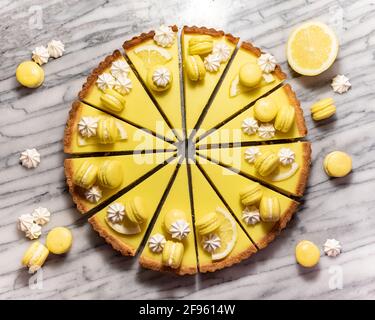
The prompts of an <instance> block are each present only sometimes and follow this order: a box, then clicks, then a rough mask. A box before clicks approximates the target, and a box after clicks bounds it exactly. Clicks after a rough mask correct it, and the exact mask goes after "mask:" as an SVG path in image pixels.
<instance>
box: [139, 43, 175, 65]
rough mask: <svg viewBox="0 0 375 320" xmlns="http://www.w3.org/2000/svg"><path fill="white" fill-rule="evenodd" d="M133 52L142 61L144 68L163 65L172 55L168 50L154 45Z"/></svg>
mask: <svg viewBox="0 0 375 320" xmlns="http://www.w3.org/2000/svg"><path fill="white" fill-rule="evenodd" d="M134 52H135V54H136V55H137V56H138V57H139V58H140V59H141V60H142V61H143V63H144V64H145V66H146V67H151V66H155V65H159V64H165V63H167V62H168V61H169V60H171V59H172V55H171V54H170V53H169V51H168V50H166V49H163V48H160V47H158V46H155V45H146V46H142V47H138V48H136V49H135V50H134Z"/></svg>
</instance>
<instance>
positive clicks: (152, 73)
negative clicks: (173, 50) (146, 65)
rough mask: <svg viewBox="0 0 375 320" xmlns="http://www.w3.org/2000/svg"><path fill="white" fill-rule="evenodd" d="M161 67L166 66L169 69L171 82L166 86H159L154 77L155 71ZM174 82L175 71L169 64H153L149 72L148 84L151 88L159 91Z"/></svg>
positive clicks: (167, 87)
mask: <svg viewBox="0 0 375 320" xmlns="http://www.w3.org/2000/svg"><path fill="white" fill-rule="evenodd" d="M159 68H165V69H168V70H169V75H170V79H169V83H168V84H167V85H166V86H165V87H162V86H158V85H157V84H156V83H155V81H154V79H153V77H154V72H155V71H157V70H158V69H159ZM172 83H173V73H172V71H171V70H170V69H169V68H168V67H167V66H161V65H156V66H153V67H151V69H150V70H149V72H148V73H147V85H148V87H149V88H150V89H151V90H154V91H158V92H162V91H166V90H168V89H169V88H170V87H171V85H172Z"/></svg>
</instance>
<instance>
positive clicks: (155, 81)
mask: <svg viewBox="0 0 375 320" xmlns="http://www.w3.org/2000/svg"><path fill="white" fill-rule="evenodd" d="M177 31H178V29H177V27H176V26H171V27H168V26H161V27H160V28H159V29H156V30H155V31H154V30H153V31H150V32H148V33H142V34H141V35H139V36H138V37H134V38H133V39H131V40H128V41H125V42H124V44H123V48H124V50H125V53H126V55H127V57H128V58H129V60H130V61H131V63H132V64H133V65H134V67H135V69H136V70H137V73H138V74H139V76H140V77H141V79H142V81H143V82H144V84H145V85H146V87H147V88H148V90H149V92H150V94H151V95H152V97H153V98H154V99H155V101H156V102H157V104H158V105H159V107H160V109H161V110H162V112H163V113H164V115H165V116H166V117H167V119H168V120H169V122H170V124H171V126H172V128H173V129H181V128H182V116H181V107H180V106H181V95H180V69H179V53H178V39H177ZM145 114H146V113H145Z"/></svg>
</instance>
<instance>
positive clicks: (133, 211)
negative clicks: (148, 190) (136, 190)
mask: <svg viewBox="0 0 375 320" xmlns="http://www.w3.org/2000/svg"><path fill="white" fill-rule="evenodd" d="M125 212H126V215H127V217H128V219H129V220H130V221H131V222H133V223H135V224H142V223H143V222H144V221H145V220H146V218H147V216H146V213H145V209H144V207H143V202H142V199H141V198H140V197H135V198H134V199H131V200H129V201H128V202H127V203H126V205H125Z"/></svg>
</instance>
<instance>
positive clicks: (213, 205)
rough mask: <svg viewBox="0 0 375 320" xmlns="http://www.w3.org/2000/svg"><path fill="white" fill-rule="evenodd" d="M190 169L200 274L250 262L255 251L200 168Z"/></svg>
mask: <svg viewBox="0 0 375 320" xmlns="http://www.w3.org/2000/svg"><path fill="white" fill-rule="evenodd" d="M190 167H191V179H192V187H193V188H192V189H193V203H194V219H195V234H196V236H197V249H198V261H199V271H200V272H213V271H216V270H219V269H222V268H225V267H229V266H231V265H233V264H236V263H239V262H240V261H242V260H244V259H246V258H248V257H249V256H250V255H251V254H253V253H255V252H256V251H257V249H256V247H255V246H254V245H253V243H252V242H251V241H250V240H249V238H248V237H247V236H246V234H245V232H244V231H243V230H242V228H241V226H240V225H239V224H238V222H237V221H236V220H235V218H234V217H233V215H232V214H231V213H230V212H229V211H228V209H227V208H226V206H225V205H224V203H223V202H222V201H221V199H220V198H219V196H218V195H217V194H216V192H215V190H214V189H212V187H211V185H210V184H209V182H208V181H207V179H206V178H205V177H204V176H203V174H202V173H201V171H200V170H199V169H198V168H197V166H195V165H193V166H190ZM232 189H233V186H232Z"/></svg>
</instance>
